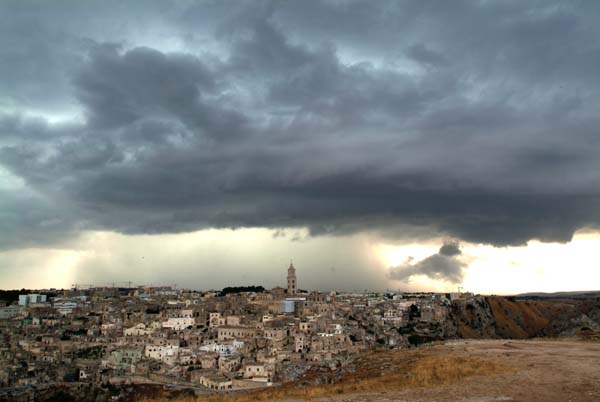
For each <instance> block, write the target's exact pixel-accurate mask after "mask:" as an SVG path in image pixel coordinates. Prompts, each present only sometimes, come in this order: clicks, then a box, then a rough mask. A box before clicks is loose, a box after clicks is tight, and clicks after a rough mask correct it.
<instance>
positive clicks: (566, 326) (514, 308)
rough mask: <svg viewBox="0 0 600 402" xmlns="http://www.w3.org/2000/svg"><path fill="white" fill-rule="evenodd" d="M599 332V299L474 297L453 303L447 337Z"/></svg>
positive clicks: (571, 334) (514, 336)
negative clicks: (520, 299) (531, 299)
mask: <svg viewBox="0 0 600 402" xmlns="http://www.w3.org/2000/svg"><path fill="white" fill-rule="evenodd" d="M582 331H584V332H586V333H592V334H593V333H595V332H596V331H600V300H598V299H568V300H543V301H537V300H536V301H513V300H510V299H507V298H503V297H474V298H471V299H469V300H458V301H454V302H453V303H452V305H451V307H450V312H449V316H448V319H447V320H446V321H445V322H444V337H445V338H512V339H526V338H533V337H577V336H580V335H581V332H582Z"/></svg>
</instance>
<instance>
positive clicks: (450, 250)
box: [439, 241, 462, 257]
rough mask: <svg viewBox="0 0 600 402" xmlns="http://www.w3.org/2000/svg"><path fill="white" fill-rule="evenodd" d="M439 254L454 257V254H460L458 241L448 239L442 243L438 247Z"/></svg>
mask: <svg viewBox="0 0 600 402" xmlns="http://www.w3.org/2000/svg"><path fill="white" fill-rule="evenodd" d="M439 254H441V255H445V256H448V257H454V256H455V255H460V254H462V251H460V245H459V244H458V242H455V241H449V242H446V243H444V244H443V245H442V247H440V251H439Z"/></svg>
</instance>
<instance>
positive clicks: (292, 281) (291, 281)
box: [287, 262, 298, 296]
mask: <svg viewBox="0 0 600 402" xmlns="http://www.w3.org/2000/svg"><path fill="white" fill-rule="evenodd" d="M287 285H288V286H287V292H288V296H290V295H295V294H296V292H297V291H298V282H297V281H296V268H294V264H292V262H290V267H289V268H288V274H287Z"/></svg>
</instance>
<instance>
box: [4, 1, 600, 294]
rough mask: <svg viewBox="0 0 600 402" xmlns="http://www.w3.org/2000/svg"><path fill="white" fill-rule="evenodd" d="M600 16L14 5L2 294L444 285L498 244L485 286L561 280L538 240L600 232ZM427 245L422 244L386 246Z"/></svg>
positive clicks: (548, 8) (560, 11)
mask: <svg viewBox="0 0 600 402" xmlns="http://www.w3.org/2000/svg"><path fill="white" fill-rule="evenodd" d="M599 15H600V4H597V3H596V2H583V1H572V2H553V1H547V0H544V1H527V2H523V1H497V2H495V1H461V0H458V1H452V2H437V1H436V2H432V1H394V2H385V1H377V2H374V1H341V0H336V1H333V0H331V1H301V2H300V1H297V2H292V1H290V2H279V1H253V2H244V1H183V0H182V1H162V0H161V1H144V2H141V1H140V2H137V1H127V2H121V1H97V2H87V1H86V2H80V1H67V0H64V1H54V2H42V1H17V0H8V1H3V2H0V287H4V286H2V282H4V283H5V284H6V285H5V286H6V287H11V286H17V287H20V286H27V283H31V279H27V278H38V281H37V282H36V284H37V286H44V283H45V282H44V281H42V280H40V279H39V278H42V277H45V278H48V281H47V282H48V283H50V282H52V284H59V286H68V285H66V284H68V283H69V281H88V282H89V281H95V282H98V283H100V282H110V281H111V280H121V279H123V280H125V279H126V278H125V277H126V276H127V277H128V278H130V279H131V280H134V281H139V282H149V281H161V282H168V281H169V280H171V279H173V280H172V281H171V282H179V283H182V282H184V283H187V284H189V286H192V287H196V288H206V287H220V286H224V285H229V284H234V283H237V282H244V281H255V282H264V283H266V284H269V285H270V284H272V285H273V286H274V285H276V284H278V283H279V281H280V282H282V283H283V277H284V271H285V266H286V264H288V263H289V259H290V258H294V261H296V265H298V266H304V268H305V269H306V271H305V272H306V273H307V276H309V275H310V273H315V274H317V273H319V272H326V273H327V274H326V275H325V276H324V278H326V279H324V280H312V281H311V280H307V281H306V282H305V283H306V284H307V285H311V286H313V287H322V288H333V287H336V286H343V287H344V288H348V289H349V288H356V289H359V288H363V287H364V286H369V287H373V288H378V289H385V288H398V287H401V286H409V287H410V286H416V285H415V277H418V276H421V277H425V279H426V280H427V281H429V282H423V283H421V284H420V285H419V286H420V287H421V288H427V287H428V286H429V287H430V288H437V287H436V286H434V285H432V283H434V282H436V281H437V282H440V281H441V282H443V283H446V285H444V286H447V287H448V286H454V285H456V284H459V283H461V281H463V280H465V275H467V277H468V272H469V270H470V269H472V268H471V267H472V266H474V265H477V263H478V262H477V261H478V258H479V263H481V255H479V254H480V252H481V250H488V251H489V253H488V254H487V255H492V254H494V253H497V252H503V253H504V255H505V256H507V257H506V259H507V261H509V262H508V263H507V264H506V265H508V266H507V267H505V268H503V267H501V266H499V265H498V264H497V263H496V264H492V265H494V268H490V271H489V275H488V277H490V278H491V277H494V275H503V274H502V272H504V273H505V274H504V275H506V276H510V275H515V276H514V278H517V277H519V275H520V274H523V273H524V272H529V271H527V269H533V270H535V272H538V273H539V272H542V274H541V275H538V276H540V277H541V278H542V279H543V278H544V275H545V274H543V273H544V272H545V271H544V270H545V269H548V268H547V267H545V266H543V264H544V263H539V264H538V263H536V264H534V265H535V267H534V266H533V265H531V263H530V261H532V260H535V256H537V255H538V254H535V253H536V252H538V251H536V250H539V247H538V246H535V245H537V244H541V245H542V246H540V247H543V245H552V247H554V249H553V250H555V251H556V250H563V251H564V250H565V249H564V248H562V249H561V247H566V246H567V245H569V244H570V245H573V243H574V242H575V241H576V240H577V236H576V237H575V239H573V235H574V234H575V233H584V234H583V235H582V238H584V239H586V240H585V241H588V240H589V239H590V238H591V239H596V238H598V239H600V237H598V232H597V230H598V227H599V224H600V132H599V130H600V114H599V113H598V111H599V110H600V85H599V84H600V82H599V81H600V78H599V77H600V76H599V75H598V71H600V18H599V17H598V16H599ZM232 229H234V230H232ZM599 244H600V243H593V244H592V245H591V246H589V247H590V250H591V249H593V248H594V247H597V246H598V245H599ZM182 245H185V247H184V246H182ZM409 245H420V246H419V247H421V248H422V249H421V250H422V255H417V254H419V253H418V252H415V250H416V249H415V248H414V247H416V246H414V247H413V248H412V249H410V251H406V252H405V253H404V254H406V255H404V254H403V253H400V254H403V257H402V259H401V260H399V261H398V260H397V259H394V258H392V259H389V258H388V259H387V260H386V259H385V258H384V259H383V260H377V258H376V257H375V254H377V253H378V252H379V251H377V250H382V249H381V247H383V248H384V249H385V250H388V251H389V249H388V248H389V247H397V248H398V250H400V249H402V247H409ZM463 246H464V247H463ZM386 247H388V248H386ZM423 247H424V248H423ZM440 247H441V248H440ZM409 248H410V247H409ZM405 250H408V249H405ZM468 250H470V252H469V253H467V251H468ZM477 250H479V251H477ZM515 250H518V252H517V251H515ZM388 251H386V252H388ZM556 252H559V251H556ZM565 252H566V251H565ZM478 253H479V254H478ZM511 253H512V254H511ZM515 253H516V254H519V255H523V253H525V254H527V253H529V254H528V257H527V258H525V257H523V258H525V259H526V260H527V261H529V262H527V263H526V262H523V263H515V264H516V265H524V266H523V267H521V271H518V269H517V270H514V269H513V268H511V267H513V265H514V264H513V265H511V263H510V261H512V260H511V258H512V256H514V255H515ZM509 254H510V256H509ZM476 255H479V257H476ZM494 255H495V254H494ZM544 255H548V253H547V252H546V253H544ZM563 255H564V254H563ZM57 256H58V257H57ZM56 258H58V260H57V261H58V262H53V263H51V264H50V263H49V261H54V260H55V259H56ZM565 258H566V257H565ZM53 259H54V260H53ZM148 260H151V261H152V263H149V262H148ZM375 260H377V261H378V262H375ZM566 260H567V261H571V262H572V263H573V264H574V263H575V262H573V261H572V260H570V259H569V258H566ZM303 263H304V264H303ZM528 264H529V265H528ZM540 264H541V265H542V266H541V267H540V266H539V265H540ZM592 266H593V264H592V265H590V267H592ZM473 269H475V268H473ZM556 269H557V271H556V272H555V271H552V272H554V273H553V274H552V275H557V276H556V278H554V279H553V281H559V282H560V273H559V271H558V269H559V268H556ZM563 269H564V270H565V271H564V275H565V276H566V275H570V274H572V272H571V273H569V272H568V269H567V267H563ZM586 269H587V268H586ZM590 269H592V268H590ZM593 269H594V272H596V271H597V268H593ZM40 270H42V271H43V272H45V274H44V275H46V276H44V275H42V276H40V275H39V272H41V271H40ZM503 270H504V271H503ZM540 270H541V271H540ZM211 272H212V273H211ZM473 272H475V271H473ZM586 272H587V271H585V270H583V271H581V275H580V279H581V280H582V281H581V283H579V282H577V283H576V284H573V285H572V286H574V287H582V286H583V287H585V286H586V284H589V280H588V281H586V280H585V279H584V278H585V274H586ZM125 273H126V274H127V275H125ZM348 274H349V275H348ZM479 277H480V279H478V281H483V282H478V281H475V282H473V284H472V287H474V288H475V290H477V289H478V288H481V289H488V287H486V286H487V285H486V284H485V283H484V282H485V278H486V275H484V274H481V275H479ZM57 278H59V279H60V278H63V279H61V280H60V281H59V280H58V279H57ZM114 278H117V279H114ZM411 278H412V280H411ZM557 278H558V279H557ZM50 279H52V281H51V280H50ZM417 279H418V278H417ZM538 279H539V278H538ZM417 282H418V281H417ZM63 283H64V284H65V285H61V284H63ZM552 283H555V282H552ZM599 283H600V282H599ZM300 286H301V287H302V284H301V285H300ZM417 287H418V286H417ZM541 287H542V288H543V289H539V288H540V286H539V284H537V283H532V284H530V288H531V289H532V290H544V289H550V288H552V286H546V285H544V286H541ZM596 287H598V286H596ZM489 289H492V290H493V287H490V288H489ZM503 289H504V288H503ZM566 290H569V289H566ZM504 291H507V292H510V289H506V290H504Z"/></svg>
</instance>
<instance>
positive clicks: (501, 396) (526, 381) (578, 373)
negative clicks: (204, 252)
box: [288, 340, 600, 402]
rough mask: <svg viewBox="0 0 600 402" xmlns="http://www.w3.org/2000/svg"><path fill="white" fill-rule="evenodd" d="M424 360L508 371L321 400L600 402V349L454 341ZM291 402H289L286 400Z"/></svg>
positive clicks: (593, 345)
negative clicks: (473, 362)
mask: <svg viewBox="0 0 600 402" xmlns="http://www.w3.org/2000/svg"><path fill="white" fill-rule="evenodd" d="M423 353H424V355H425V356H427V355H436V354H446V353H447V354H452V355H457V356H463V357H466V358H479V359H482V360H485V361H492V362H494V363H497V364H499V365H502V366H505V367H506V368H507V369H508V370H506V371H504V372H501V373H499V374H495V375H489V376H477V375H475V376H471V377H469V378H466V379H464V380H459V381H455V382H451V383H448V384H444V385H439V386H430V387H421V388H407V389H395V390H393V391H392V390H389V391H386V390H385V389H382V390H381V391H378V392H368V393H356V394H350V395H348V394H346V395H336V396H328V397H323V398H318V399H315V400H319V401H326V400H327V401H331V400H333V401H352V402H354V401H411V402H412V401H440V402H442V401H464V402H476V401H531V402H537V401H544V402H546V401H548V402H554V401H565V402H567V401H571V402H590V401H600V343H599V342H582V341H562V340H558V341H549V340H539V341H538V340H534V341H515V340H481V341H479V340H477V341H468V340H465V341H455V342H448V343H446V344H443V345H435V346H431V347H428V348H425V349H423ZM288 400H291V399H288Z"/></svg>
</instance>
